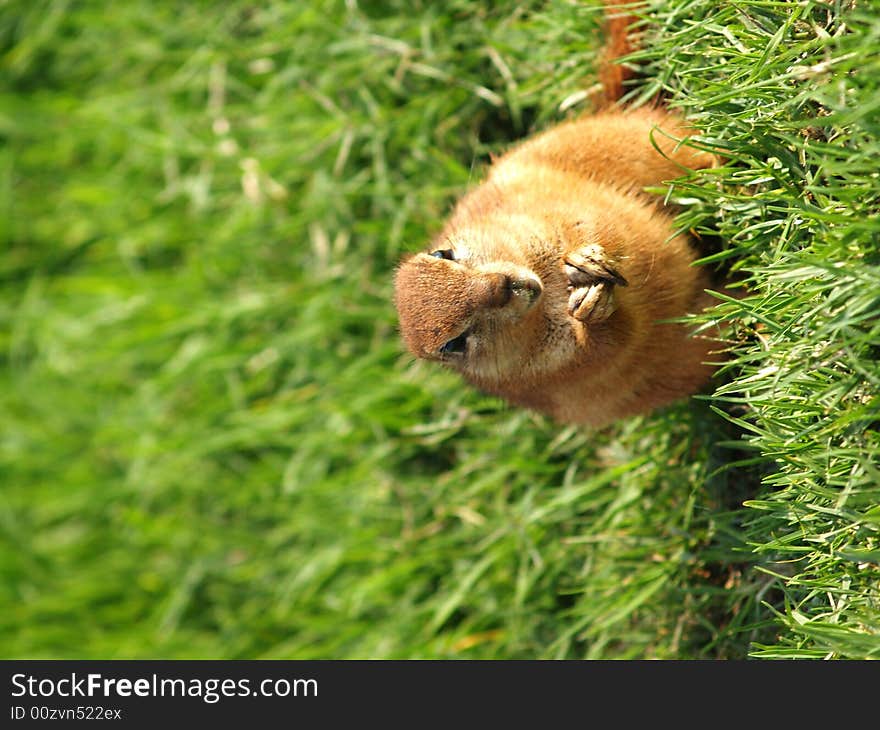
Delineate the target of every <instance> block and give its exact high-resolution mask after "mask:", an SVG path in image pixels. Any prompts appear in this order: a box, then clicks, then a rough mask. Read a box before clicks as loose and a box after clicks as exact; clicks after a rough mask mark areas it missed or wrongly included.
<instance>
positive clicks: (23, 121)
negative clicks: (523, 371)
mask: <svg viewBox="0 0 880 730" xmlns="http://www.w3.org/2000/svg"><path fill="white" fill-rule="evenodd" d="M847 5H848V4H847V3H834V2H831V3H824V2H823V3H820V2H805V3H795V2H758V1H750V2H744V1H742V2H739V1H738V2H731V3H723V4H721V3H710V2H707V1H706V0H668V1H664V2H659V1H658V2H651V3H649V8H648V9H647V11H646V15H647V17H648V19H649V24H648V26H647V29H646V32H647V33H648V39H649V40H648V42H647V43H646V44H645V50H644V51H642V52H641V53H639V54H637V55H638V57H639V62H640V63H642V64H643V65H644V68H645V70H646V80H645V81H644V82H643V84H642V85H641V86H639V87H638V88H637V89H635V90H634V94H636V95H638V94H640V93H642V94H644V95H649V94H651V93H653V92H654V91H656V90H657V89H658V88H664V89H666V90H667V91H668V93H669V98H670V100H671V103H673V104H674V105H675V106H677V107H679V108H681V109H682V110H683V111H684V112H685V113H687V114H688V115H689V116H691V117H692V118H693V119H694V120H695V121H696V123H697V124H698V125H699V126H700V127H701V128H702V129H703V130H704V139H705V143H706V144H707V145H709V146H712V147H713V148H717V149H720V150H722V151H723V153H724V155H725V158H726V161H725V163H724V165H723V166H722V167H719V168H718V169H716V170H713V171H709V172H707V173H704V174H702V175H700V176H699V177H697V178H693V179H690V180H686V181H683V182H682V184H680V185H678V186H677V187H676V189H675V190H674V191H673V192H672V194H671V195H672V197H673V198H675V199H676V200H677V201H678V202H680V203H681V204H682V205H683V213H682V217H681V219H680V220H681V225H682V227H685V228H690V229H693V230H695V231H697V232H699V233H701V234H707V233H709V234H711V235H712V236H717V237H718V238H719V240H720V241H721V244H720V245H719V246H716V247H715V248H713V249H712V250H713V251H714V253H712V254H711V256H710V258H711V259H712V261H711V262H708V263H707V265H712V266H719V267H722V268H726V269H728V270H730V276H731V277H732V278H737V279H739V280H741V281H743V282H744V284H745V286H746V287H747V288H748V291H749V294H748V296H746V297H745V298H743V299H737V300H730V301H726V300H724V301H722V300H719V307H718V309H717V311H716V312H713V313H712V314H711V315H710V316H712V317H723V318H725V319H727V320H728V321H729V322H730V330H731V335H730V339H731V354H730V358H731V359H730V364H729V366H728V367H727V368H726V369H725V371H724V373H723V374H722V375H721V376H720V377H719V379H718V381H717V383H716V387H717V392H715V393H714V395H711V396H710V395H709V394H707V397H705V398H701V399H692V400H691V401H690V402H685V403H681V404H678V405H676V406H674V407H672V408H669V409H667V410H665V411H663V412H661V413H657V414H654V415H652V416H649V417H644V418H639V419H632V420H630V421H627V422H623V423H621V424H619V425H618V426H615V427H614V428H611V429H608V430H606V431H603V432H601V433H595V434H594V433H589V432H585V431H583V430H580V429H576V428H570V427H560V426H557V425H555V424H553V423H550V422H549V421H547V420H545V419H543V418H540V417H537V416H534V415H532V414H529V413H526V412H522V411H517V410H513V409H510V408H508V407H506V406H505V405H504V404H502V403H500V402H499V401H497V400H495V399H492V398H489V397H486V396H483V395H481V394H479V393H476V392H474V391H471V390H469V389H467V388H466V387H464V386H463V385H462V384H461V383H460V382H459V381H458V379H457V378H456V377H455V376H453V375H451V374H448V373H445V372H442V371H440V370H438V369H436V368H433V367H430V366H427V365H425V364H422V363H417V362H413V360H412V358H411V357H409V356H407V355H405V354H404V352H403V350H402V347H401V344H400V343H399V341H398V338H397V335H396V331H395V327H396V321H395V315H394V311H393V307H392V305H391V302H390V298H391V281H390V279H391V272H392V270H393V266H394V264H395V262H396V261H397V260H398V259H399V257H400V255H401V254H402V253H403V252H405V251H409V250H415V249H418V248H421V247H422V246H423V245H424V243H425V242H426V240H427V238H428V237H429V236H430V234H431V232H432V231H434V230H436V229H437V227H438V226H439V225H440V223H441V221H442V219H443V216H444V215H445V214H446V213H447V212H448V210H449V207H450V205H451V203H452V201H453V200H454V199H455V198H456V196H457V195H459V194H460V193H461V192H462V191H463V190H464V189H466V188H467V186H468V185H469V184H472V183H473V182H474V181H475V180H477V179H479V176H480V174H481V170H482V169H483V168H484V166H485V163H486V161H487V160H488V157H489V154H490V153H492V152H494V151H498V150H501V149H503V148H504V147H505V145H507V144H509V143H510V142H511V141H513V140H515V139H518V138H520V137H522V136H524V135H526V134H527V133H529V132H530V131H532V130H534V129H539V128H545V127H546V126H548V125H550V124H552V123H553V122H554V121H557V120H560V119H563V118H565V117H566V116H570V115H573V114H577V113H581V112H583V111H585V110H586V108H587V107H586V105H585V103H584V102H580V103H578V98H579V97H578V95H577V92H578V91H579V90H581V89H584V88H588V87H589V86H590V85H591V84H593V83H594V82H595V75H594V62H595V54H596V48H597V47H598V43H599V35H598V30H597V28H598V16H597V14H596V12H595V11H596V8H595V3H583V4H582V3H573V2H563V1H562V0H551V1H550V2H531V3H513V2H500V3H496V2H493V3H489V2H485V3H483V2H472V1H468V2H465V1H464V0H458V1H457V2H449V3H427V2H425V3H409V2H392V1H389V2H363V1H360V2H349V3H344V2H333V3H324V2H281V0H270V1H269V2H266V3H259V4H254V3H250V2H243V1H242V2H230V3H224V4H219V3H218V4H204V5H203V4H197V3H170V2H169V3H165V2H146V1H145V0H144V1H138V2H126V3H104V2H84V3H68V2H61V1H60V0H51V1H50V0H33V1H32V2H27V3H24V2H19V3H14V2H13V3H8V4H6V5H4V6H3V7H0V79H2V81H0V240H2V244H3V253H4V255H3V256H2V258H0V413H2V427H0V480H2V487H0V656H4V657H39V658H45V657H55V658H61V657H75V658H99V657H100V658H122V657H132V658H144V657H204V658H264V657H271V658H346V657H377V658H384V657H461V658H535V657H572V658H580V657H602V658H618V657H663V658H697V657H710V658H714V657H720V658H730V657H746V656H756V657H790V656H793V657H842V658H862V657H877V656H880V458H878V457H880V437H878V422H880V415H878V413H880V399H878V398H880V397H878V383H880V366H878V362H877V361H878V355H880V320H878V316H877V315H878V311H880V246H878V243H880V173H878V160H880V21H878V20H877V17H878V16H877V14H876V12H871V10H870V8H869V7H868V5H869V4H863V3H858V4H856V8H855V9H854V10H853V9H851V8H848V7H846V6H847ZM710 9H711V12H708V11H709V10H710ZM872 16H873V17H872ZM703 17H708V18H709V20H707V21H698V20H696V19H698V18H703ZM560 107H564V110H560ZM704 237H705V236H704ZM707 240H708V239H707Z"/></svg>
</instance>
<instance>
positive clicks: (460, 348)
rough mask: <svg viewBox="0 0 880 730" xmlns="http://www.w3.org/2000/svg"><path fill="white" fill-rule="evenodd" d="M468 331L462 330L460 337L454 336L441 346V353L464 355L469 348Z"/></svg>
mask: <svg viewBox="0 0 880 730" xmlns="http://www.w3.org/2000/svg"><path fill="white" fill-rule="evenodd" d="M467 338H468V333H467V332H462V333H461V334H460V335H459V336H458V337H453V338H452V339H451V340H449V342H447V343H446V344H445V345H443V347H441V348H440V354H441V355H464V353H465V350H467Z"/></svg>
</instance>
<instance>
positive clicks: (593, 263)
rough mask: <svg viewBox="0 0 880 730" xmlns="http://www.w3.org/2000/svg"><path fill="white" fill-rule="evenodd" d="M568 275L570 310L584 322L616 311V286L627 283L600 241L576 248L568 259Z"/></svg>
mask: <svg viewBox="0 0 880 730" xmlns="http://www.w3.org/2000/svg"><path fill="white" fill-rule="evenodd" d="M564 267H565V274H566V276H567V277H568V291H569V292H570V295H569V297H568V313H569V314H570V315H571V316H572V317H574V318H575V319H578V320H580V321H581V322H603V321H605V320H606V319H608V318H609V317H610V316H611V315H612V314H613V313H614V287H615V286H626V283H627V282H626V279H624V278H623V276H621V275H620V273H619V272H618V271H617V270H616V268H615V267H614V265H613V264H612V262H611V261H610V260H609V259H608V257H607V255H606V254H605V251H604V249H603V248H602V247H601V246H598V245H596V244H590V245H587V246H583V247H581V248H579V249H577V250H576V251H572V252H571V253H570V254H568V255H567V256H566V257H565V260H564Z"/></svg>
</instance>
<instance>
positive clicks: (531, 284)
mask: <svg viewBox="0 0 880 730" xmlns="http://www.w3.org/2000/svg"><path fill="white" fill-rule="evenodd" d="M543 288H544V287H543V284H542V282H541V278H540V276H539V275H538V274H537V273H536V272H534V271H532V270H531V269H529V268H528V267H526V266H523V265H520V264H516V263H513V262H510V261H504V260H500V261H499V260H498V259H494V260H492V261H481V260H480V259H479V258H478V257H473V256H469V255H468V252H466V251H463V250H462V251H459V252H456V250H455V249H453V248H449V247H443V248H438V249H436V250H433V251H431V252H430V253H419V254H415V255H414V256H412V257H410V258H408V259H407V260H405V261H404V262H403V263H402V264H401V266H400V267H399V268H398V270H397V275H396V277H395V300H396V305H397V312H398V317H399V321H400V333H401V335H402V337H403V340H404V342H405V343H406V345H407V347H408V349H409V350H410V352H412V354H413V355H415V356H416V357H420V358H425V359H428V360H439V361H441V362H443V363H444V364H446V365H449V366H450V367H452V368H454V369H456V370H458V371H460V372H462V373H464V374H465V375H469V376H471V377H489V378H490V379H492V380H497V379H503V378H504V377H505V376H506V375H507V373H508V372H510V371H512V370H513V369H515V368H516V367H517V364H518V363H522V362H523V359H524V357H527V356H528V355H529V354H530V348H531V343H532V341H533V340H534V338H533V337H530V336H529V335H530V334H531V333H532V331H533V330H536V328H537V327H539V326H540V324H541V315H540V310H541V306H540V303H541V300H542V294H543Z"/></svg>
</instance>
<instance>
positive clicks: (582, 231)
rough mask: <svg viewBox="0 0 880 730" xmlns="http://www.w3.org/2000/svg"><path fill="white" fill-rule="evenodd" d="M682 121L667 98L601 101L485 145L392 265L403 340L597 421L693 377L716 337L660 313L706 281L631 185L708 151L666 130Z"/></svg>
mask: <svg viewBox="0 0 880 730" xmlns="http://www.w3.org/2000/svg"><path fill="white" fill-rule="evenodd" d="M689 134H693V130H691V129H689V128H688V127H687V126H686V125H685V124H684V123H683V122H682V121H681V120H680V119H678V118H677V117H675V116H674V115H672V114H670V113H668V112H666V111H663V110H638V111H621V110H617V111H606V112H602V113H599V114H596V115H593V116H590V117H585V118H582V119H579V120H577V121H573V122H567V123H564V124H561V125H559V126H557V127H554V128H552V129H550V130H549V131H546V132H544V133H542V134H539V135H537V136H535V137H533V138H531V139H529V140H526V141H525V142H523V143H521V144H519V145H518V146H516V147H514V148H513V149H512V150H511V151H509V152H508V153H506V154H505V155H503V156H502V157H500V158H499V159H498V160H496V161H495V162H494V163H493V165H492V167H491V169H490V170H489V174H488V178H487V180H486V181H485V182H484V183H483V184H482V185H480V186H479V187H477V188H475V189H474V190H472V191H471V192H469V193H468V194H467V195H465V196H464V197H463V198H462V199H461V200H460V201H459V203H458V205H457V206H456V208H455V210H454V211H453V213H452V215H451V217H450V218H449V220H448V221H447V223H446V225H445V227H444V228H443V230H442V231H441V232H440V234H439V236H437V238H436V239H435V241H434V244H433V245H432V246H431V248H430V249H429V252H431V251H433V252H435V253H436V252H439V253H437V254H436V256H432V255H429V253H420V254H415V255H414V256H412V257H410V258H409V259H407V260H406V261H404V262H403V263H402V264H401V266H400V267H399V268H398V271H397V274H396V278H395V299H396V305H397V310H398V314H399V319H400V330H401V334H402V336H403V339H404V341H405V342H406V344H407V347H408V348H409V349H410V351H411V352H412V353H413V354H415V355H416V356H418V357H422V358H426V359H436V360H440V361H441V362H443V363H445V364H447V365H449V366H451V367H453V368H454V369H456V370H458V371H459V372H460V373H461V374H462V375H463V376H464V377H465V378H466V379H467V380H468V381H470V382H471V383H473V384H474V385H475V386H477V387H478V388H480V389H482V390H484V391H487V392H490V393H493V394H496V395H499V396H501V397H503V398H505V399H507V400H508V401H510V402H511V403H514V404H518V405H522V406H525V407H527V408H532V409H535V410H538V411H541V412H543V413H546V414H548V415H550V416H551V417H553V418H555V419H556V420H558V421H562V422H571V423H582V424H589V425H592V426H602V425H605V424H607V423H609V422H611V421H614V420H616V419H618V418H621V417H625V416H630V415H633V414H638V413H643V412H646V411H649V410H651V409H653V408H655V407H658V406H661V405H664V404H667V403H669V402H671V401H673V400H675V399H678V398H681V397H683V396H686V395H689V394H691V393H694V392H695V391H697V390H698V389H699V388H700V387H701V386H702V385H703V384H704V383H705V382H706V380H707V379H708V378H709V376H710V375H711V373H712V367H711V366H710V365H707V364H705V363H706V361H707V360H710V359H711V357H710V351H711V350H712V347H713V342H712V341H711V340H709V339H705V338H699V337H693V336H691V332H690V331H689V328H688V327H687V326H686V325H684V324H681V323H668V322H663V320H668V319H672V318H679V317H682V316H683V315H685V314H686V313H689V312H696V311H699V310H700V309H702V308H703V307H704V306H705V305H706V304H707V300H708V298H707V295H706V294H705V293H704V289H705V288H706V287H707V286H709V282H708V280H707V277H706V274H705V272H704V271H703V270H702V269H700V268H698V267H694V266H692V265H691V263H692V262H693V260H694V258H695V254H694V252H693V251H692V249H691V246H690V242H689V241H688V240H687V239H686V238H685V237H683V236H675V237H673V236H672V233H673V228H672V221H671V217H670V214H669V213H668V212H667V211H666V210H664V209H663V207H662V204H661V201H659V200H657V199H652V198H651V197H649V196H648V195H647V194H645V193H644V192H643V188H645V187H646V186H657V185H660V184H662V183H663V182H665V181H668V180H671V179H673V178H676V177H679V176H680V175H681V174H682V172H683V170H684V169H689V168H694V169H695V168H702V167H707V166H710V165H712V164H713V158H712V157H711V156H710V155H708V154H705V153H702V152H699V151H696V150H694V149H693V148H692V147H688V146H680V145H678V142H677V141H678V140H680V139H682V138H684V137H687V136H688V135H689ZM652 139H653V143H652ZM655 145H656V146H658V147H659V148H660V149H661V150H662V153H661V152H658V151H657V149H655ZM463 335H466V339H465V338H464V337H460V336H463ZM447 343H448V344H447ZM444 345H445V346H446V349H447V350H450V351H448V352H444V351H443V349H444ZM453 345H455V347H453ZM450 348H452V349H450ZM459 350H462V351H459Z"/></svg>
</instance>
